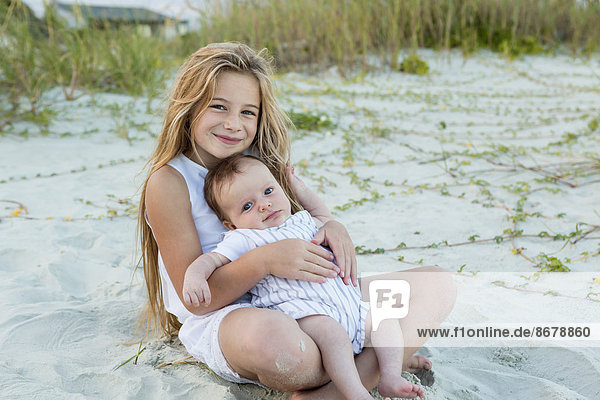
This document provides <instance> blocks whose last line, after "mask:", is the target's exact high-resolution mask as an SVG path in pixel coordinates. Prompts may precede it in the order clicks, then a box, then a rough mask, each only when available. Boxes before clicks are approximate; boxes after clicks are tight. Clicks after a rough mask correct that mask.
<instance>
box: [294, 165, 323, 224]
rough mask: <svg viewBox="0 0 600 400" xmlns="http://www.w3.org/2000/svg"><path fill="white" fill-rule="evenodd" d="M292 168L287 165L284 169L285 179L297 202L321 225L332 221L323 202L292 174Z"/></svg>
mask: <svg viewBox="0 0 600 400" xmlns="http://www.w3.org/2000/svg"><path fill="white" fill-rule="evenodd" d="M294 169H295V168H294V167H293V166H290V165H289V164H288V165H287V167H286V171H287V178H288V181H289V182H290V186H291V187H292V190H293V191H294V193H295V194H296V197H297V198H298V201H299V202H300V204H302V207H304V209H305V210H306V211H308V212H309V213H310V215H312V216H313V218H315V219H316V220H317V221H319V222H321V224H326V223H327V222H329V221H331V220H332V219H333V216H332V215H331V212H330V211H329V209H328V208H327V206H326V205H325V203H324V202H323V200H321V199H320V198H319V197H318V196H317V195H316V194H315V192H313V191H312V190H310V188H309V187H308V186H306V184H305V183H304V181H302V179H300V178H298V177H297V176H296V174H294Z"/></svg>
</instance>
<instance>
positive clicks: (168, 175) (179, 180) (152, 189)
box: [146, 165, 190, 212]
mask: <svg viewBox="0 0 600 400" xmlns="http://www.w3.org/2000/svg"><path fill="white" fill-rule="evenodd" d="M189 203H190V200H189V192H188V188H187V185H186V183H185V179H184V178H183V176H182V175H181V174H180V173H179V172H178V171H177V170H176V169H175V168H173V167H171V166H170V165H164V166H162V167H160V168H159V169H158V170H156V171H154V172H153V173H152V175H150V177H149V178H148V183H147V185H146V207H148V211H149V212H151V209H153V208H154V209H156V208H158V209H164V208H165V207H166V208H168V209H172V208H173V207H182V206H184V207H185V208H189Z"/></svg>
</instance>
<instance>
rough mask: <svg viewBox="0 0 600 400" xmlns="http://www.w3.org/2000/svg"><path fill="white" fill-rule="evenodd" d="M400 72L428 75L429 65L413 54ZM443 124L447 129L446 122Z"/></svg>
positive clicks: (402, 65) (401, 66) (407, 58)
mask: <svg viewBox="0 0 600 400" xmlns="http://www.w3.org/2000/svg"><path fill="white" fill-rule="evenodd" d="M400 71H402V72H406V73H407V74H416V75H427V74H428V73H429V65H428V64H427V62H426V61H423V60H421V59H420V58H419V56H418V55H416V54H414V53H413V54H411V55H409V56H408V57H406V58H405V59H404V60H402V62H401V63H400ZM441 123H442V124H443V128H445V127H446V126H445V125H446V124H445V123H444V121H442V122H441Z"/></svg>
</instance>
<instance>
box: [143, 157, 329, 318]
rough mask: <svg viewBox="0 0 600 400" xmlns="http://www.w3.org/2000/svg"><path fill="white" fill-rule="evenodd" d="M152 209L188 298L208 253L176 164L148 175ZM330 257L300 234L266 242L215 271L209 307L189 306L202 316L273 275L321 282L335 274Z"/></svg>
mask: <svg viewBox="0 0 600 400" xmlns="http://www.w3.org/2000/svg"><path fill="white" fill-rule="evenodd" d="M146 212H147V216H148V220H149V222H150V225H151V226H152V232H153V234H154V238H155V239H156V242H157V244H158V248H159V249H160V253H161V256H162V259H163V262H164V263H165V267H166V269H167V272H168V274H169V278H170V279H171V282H172V283H173V286H174V287H175V291H176V292H177V294H178V296H179V298H180V300H181V301H182V303H184V298H183V290H182V289H183V282H184V279H185V272H186V270H187V268H188V266H189V265H190V264H192V262H193V261H194V260H195V259H196V258H198V257H199V256H200V255H201V254H202V246H201V244H200V239H199V238H198V233H197V231H196V227H195V225H194V221H193V218H192V213H191V204H190V200H189V193H188V189H187V185H186V183H185V180H184V179H183V177H182V176H181V175H180V174H179V172H177V171H176V170H175V169H174V168H172V167H170V166H168V165H166V166H164V167H162V168H160V169H159V170H157V171H156V172H154V173H153V174H152V176H151V177H150V179H149V180H148V184H147V187H146ZM330 260H331V257H330V254H329V253H328V252H327V251H326V250H324V249H322V248H320V247H319V246H316V245H314V244H312V243H308V242H306V241H303V240H300V239H286V240H282V241H279V242H276V243H273V244H269V245H266V246H261V247H259V248H257V249H254V250H252V251H250V252H248V253H246V254H245V255H243V256H242V257H240V258H238V259H237V260H235V261H233V262H230V263H228V264H226V265H224V266H223V267H221V268H218V269H217V270H216V271H215V272H213V274H212V275H211V276H210V278H209V279H208V283H209V287H210V291H211V298H212V299H211V304H210V305H209V306H208V307H204V306H198V307H196V306H194V305H191V306H188V305H186V308H187V309H188V310H189V311H190V312H192V313H195V314H198V315H202V314H205V313H208V312H211V311H215V310H218V309H220V308H222V307H224V306H226V305H228V304H230V303H231V302H232V301H234V300H236V299H238V298H239V297H240V296H242V295H243V294H244V293H246V292H247V291H248V290H249V289H250V288H252V287H253V286H254V285H256V283H258V282H259V281H260V280H261V279H262V278H264V277H265V276H266V275H268V274H273V275H276V276H280V277H284V278H292V279H304V280H310V281H314V282H318V281H321V280H323V279H324V278H323V277H325V276H331V275H332V274H333V275H334V276H335V273H334V272H333V269H334V268H335V265H334V264H333V263H331V262H330ZM184 304H185V303H184Z"/></svg>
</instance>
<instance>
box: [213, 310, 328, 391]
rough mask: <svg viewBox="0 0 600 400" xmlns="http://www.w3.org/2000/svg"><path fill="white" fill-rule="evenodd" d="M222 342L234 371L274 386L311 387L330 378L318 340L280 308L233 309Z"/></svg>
mask: <svg viewBox="0 0 600 400" xmlns="http://www.w3.org/2000/svg"><path fill="white" fill-rule="evenodd" d="M219 344H220V345H221V351H222V352H223V355H224V356H225V359H226V360H227V362H228V363H229V365H230V366H231V367H232V368H233V370H234V371H236V372H237V373H238V374H240V375H241V376H243V377H244V378H248V379H252V380H258V381H260V382H261V383H262V384H264V385H266V386H269V387H271V388H273V389H277V390H281V391H293V390H301V389H309V388H314V387H318V386H321V385H323V384H325V383H326V382H328V381H329V377H328V376H327V374H326V373H325V370H324V368H323V364H322V362H321V354H320V352H319V349H318V348H317V346H316V344H315V342H314V341H313V340H312V339H311V338H310V337H309V336H308V335H307V334H306V333H304V332H303V331H302V330H301V329H300V327H299V326H298V323H297V322H296V320H295V319H293V318H291V317H289V316H287V315H285V314H283V313H281V312H279V311H273V310H267V309H260V308H241V309H237V310H234V311H232V312H230V313H229V314H228V315H227V316H226V317H225V318H224V319H223V322H221V326H220V328H219Z"/></svg>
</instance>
